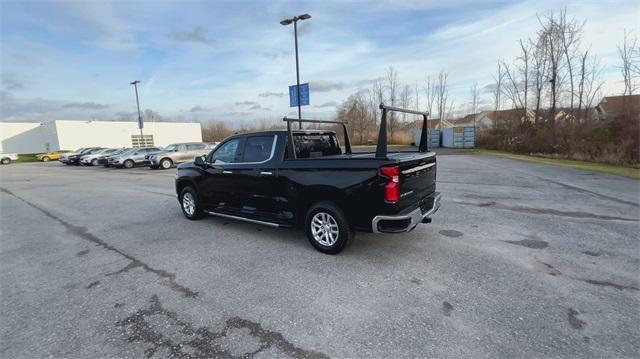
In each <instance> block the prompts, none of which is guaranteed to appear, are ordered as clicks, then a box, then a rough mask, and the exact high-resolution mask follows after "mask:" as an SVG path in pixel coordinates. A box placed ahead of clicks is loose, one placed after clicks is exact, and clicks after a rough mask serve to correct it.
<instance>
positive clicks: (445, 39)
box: [0, 0, 640, 123]
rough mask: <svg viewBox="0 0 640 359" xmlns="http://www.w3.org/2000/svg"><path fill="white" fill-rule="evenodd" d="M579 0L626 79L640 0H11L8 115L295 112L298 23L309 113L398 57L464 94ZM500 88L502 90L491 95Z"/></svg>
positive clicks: (613, 83) (414, 75)
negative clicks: (540, 18) (541, 18)
mask: <svg viewBox="0 0 640 359" xmlns="http://www.w3.org/2000/svg"><path fill="white" fill-rule="evenodd" d="M563 6H566V7H567V10H568V13H569V15H570V16H574V17H576V18H578V19H582V20H586V21H587V23H586V26H585V33H584V36H583V43H584V46H585V48H586V47H589V46H590V47H591V49H592V50H591V51H592V52H593V53H595V54H597V55H598V57H599V58H600V61H601V63H602V65H603V66H604V71H603V73H602V77H603V79H604V80H605V81H606V85H605V88H604V90H605V92H606V94H615V93H617V92H619V91H620V89H621V86H622V84H621V81H620V75H619V74H618V73H619V71H618V69H617V68H616V65H617V63H618V59H617V55H616V44H617V43H619V42H621V40H622V33H623V29H625V28H626V29H632V30H634V31H635V32H636V33H638V31H639V30H638V23H639V19H640V5H638V2H637V1H611V2H607V1H574V2H561V1H525V2H506V1H489V2H478V1H456V0H448V1H406V2H400V1H397V2H396V1H394V2H391V1H387V2H382V1H376V2H374V1H360V2H346V1H339V2H338V1H335V2H334V1H312V2H301V1H296V2H292V1H284V2H279V1H268V2H267V1H233V2H223V1H181V2H172V1H136V2H130V1H126V2H125V1H117V2H105V1H79V2H70V1H39V2H36V1H7V0H2V1H1V2H0V13H1V20H2V21H1V23H2V24H1V27H2V31H1V51H0V52H1V63H0V68H1V75H2V87H1V89H0V101H1V102H0V105H1V110H0V111H1V114H0V119H1V120H3V121H18V120H19V121H48V120H54V119H87V118H95V119H114V118H130V119H134V118H135V115H134V111H135V98H134V93H133V88H132V86H131V85H129V82H131V81H132V80H136V79H137V80H140V81H141V85H140V88H139V89H140V96H141V98H140V102H141V107H142V109H152V110H153V111H156V112H157V113H160V114H161V115H162V116H165V117H170V118H173V119H179V120H194V119H199V120H209V119H216V120H225V121H229V122H234V123H239V122H240V121H255V120H276V119H278V118H281V117H282V116H283V115H287V114H289V113H291V109H290V108H289V107H288V104H289V102H288V94H287V87H288V85H290V84H293V83H294V82H295V72H294V66H295V62H294V54H293V28H292V27H290V26H289V27H283V26H282V25H280V24H279V21H280V20H281V19H283V18H285V17H290V16H292V15H295V14H301V13H305V12H308V13H310V14H311V15H312V16H313V18H312V19H311V20H307V21H303V22H301V23H300V26H299V40H300V56H301V58H300V68H301V81H302V82H310V83H311V96H310V97H311V106H308V107H305V108H303V113H304V114H305V116H308V117H314V118H328V117H330V116H332V115H333V114H334V113H335V106H336V105H339V104H340V103H341V102H342V101H343V100H344V99H345V98H346V97H347V96H348V95H349V94H350V93H353V92H355V91H358V90H359V89H362V88H366V87H368V86H369V85H370V82H371V80H372V79H375V78H378V77H380V76H382V75H383V74H384V71H385V68H387V67H388V66H393V67H395V68H396V69H397V70H398V72H399V75H400V76H399V77H400V80H401V81H402V82H403V83H407V84H410V85H412V86H415V85H416V84H418V85H419V86H423V84H424V79H425V78H426V77H427V76H428V75H430V74H431V75H433V74H436V73H437V72H438V71H439V70H441V69H445V70H446V71H448V72H449V79H450V83H451V96H452V97H453V98H454V99H455V101H456V104H457V105H459V106H463V104H464V103H465V102H467V101H469V99H468V97H469V87H470V86H471V84H472V83H473V82H475V81H477V82H478V83H479V85H480V86H481V87H482V86H485V85H489V84H490V83H491V73H492V72H493V71H494V70H495V64H496V61H497V60H498V59H505V60H509V59H511V58H513V57H514V56H515V55H516V54H517V52H518V45H517V41H518V39H520V38H527V37H530V36H533V34H534V33H535V31H536V30H537V27H538V25H537V18H536V14H542V13H544V12H545V11H549V10H555V11H557V10H559V9H560V8H561V7H563ZM484 96H485V97H486V98H487V99H488V98H489V96H490V95H489V94H485V95H484Z"/></svg>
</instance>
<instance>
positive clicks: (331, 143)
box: [285, 134, 342, 158]
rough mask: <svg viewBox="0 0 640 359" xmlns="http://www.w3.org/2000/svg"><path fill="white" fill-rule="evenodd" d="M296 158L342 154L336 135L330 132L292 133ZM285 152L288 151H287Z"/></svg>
mask: <svg viewBox="0 0 640 359" xmlns="http://www.w3.org/2000/svg"><path fill="white" fill-rule="evenodd" d="M293 141H294V142H295V148H296V158H314V157H324V156H334V155H339V154H342V150H341V149H340V144H339V143H338V139H337V138H336V136H334V135H331V134H294V136H293ZM285 153H287V154H288V153H289V152H288V151H287V152H285Z"/></svg>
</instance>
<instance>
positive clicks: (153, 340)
mask: <svg viewBox="0 0 640 359" xmlns="http://www.w3.org/2000/svg"><path fill="white" fill-rule="evenodd" d="M150 303H151V305H150V306H149V307H148V308H145V309H141V310H138V311H137V312H136V313H134V314H132V315H130V316H129V317H127V318H125V319H123V320H120V321H118V322H117V323H116V326H117V327H120V328H123V330H124V332H125V334H126V335H127V340H128V341H129V342H132V343H133V342H142V343H146V344H149V345H150V346H149V347H148V348H147V349H146V350H145V356H146V357H147V358H151V357H156V356H163V354H168V355H167V356H169V357H172V358H234V357H240V358H252V357H253V356H255V355H256V354H258V353H260V352H262V351H263V350H265V349H268V348H272V347H275V348H276V349H278V350H279V351H281V352H282V353H284V354H286V355H288V356H291V357H294V358H329V357H328V356H327V355H326V354H324V353H320V352H316V351H311V350H305V349H302V348H299V347H297V346H295V345H294V344H293V343H291V342H289V341H288V340H286V339H285V338H284V336H283V335H282V334H280V333H278V332H273V331H270V330H267V329H264V328H263V327H262V325H261V324H260V323H256V322H252V321H250V320H246V319H242V318H239V317H232V318H229V319H227V320H226V321H225V326H224V328H222V330H220V331H212V330H210V329H209V328H207V327H200V328H195V327H194V325H193V324H192V323H190V322H188V321H186V320H183V319H180V318H179V317H178V314H177V313H175V312H172V311H169V310H167V309H166V308H164V307H163V306H162V304H161V303H160V300H159V298H158V296H157V295H155V294H154V295H153V296H152V297H151V300H150ZM242 329H245V330H246V331H248V333H247V334H245V335H243V338H242V339H241V340H240V342H241V343H243V344H247V343H251V342H253V341H255V339H257V341H258V342H259V344H258V347H257V348H255V349H249V350H247V349H245V350H243V353H242V354H241V355H234V354H233V353H232V352H231V350H229V348H226V347H225V345H224V343H223V341H224V340H225V339H229V338H230V337H231V336H232V332H233V331H234V330H242ZM159 351H166V352H168V353H166V352H160V353H158V352H159Z"/></svg>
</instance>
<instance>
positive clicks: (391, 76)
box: [384, 66, 400, 139]
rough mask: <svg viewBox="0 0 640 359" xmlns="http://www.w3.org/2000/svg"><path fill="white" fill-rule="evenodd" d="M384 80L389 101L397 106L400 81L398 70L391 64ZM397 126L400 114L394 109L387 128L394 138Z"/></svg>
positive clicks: (390, 135) (389, 115)
mask: <svg viewBox="0 0 640 359" xmlns="http://www.w3.org/2000/svg"><path fill="white" fill-rule="evenodd" d="M384 80H385V85H386V89H387V100H388V103H389V105H391V106H396V105H397V102H398V87H399V86H400V84H399V82H398V71H396V69H394V68H393V66H389V67H388V68H387V71H386V74H385V77H384ZM397 128H398V116H397V114H396V113H395V112H394V111H390V112H389V114H388V117H387V130H388V132H389V138H390V139H393V135H394V134H395V132H396V130H397Z"/></svg>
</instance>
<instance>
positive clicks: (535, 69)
mask: <svg viewBox="0 0 640 359" xmlns="http://www.w3.org/2000/svg"><path fill="white" fill-rule="evenodd" d="M543 40H544V39H542V38H540V37H538V39H537V40H535V41H533V40H531V39H529V46H530V47H531V49H532V51H533V52H532V56H531V65H532V67H531V75H530V76H531V77H532V80H533V95H534V99H535V122H536V123H537V122H538V119H539V117H540V108H541V106H542V95H543V92H544V91H545V88H546V86H547V84H548V81H547V76H548V72H549V62H548V59H547V56H546V51H545V44H544V41H543Z"/></svg>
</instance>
